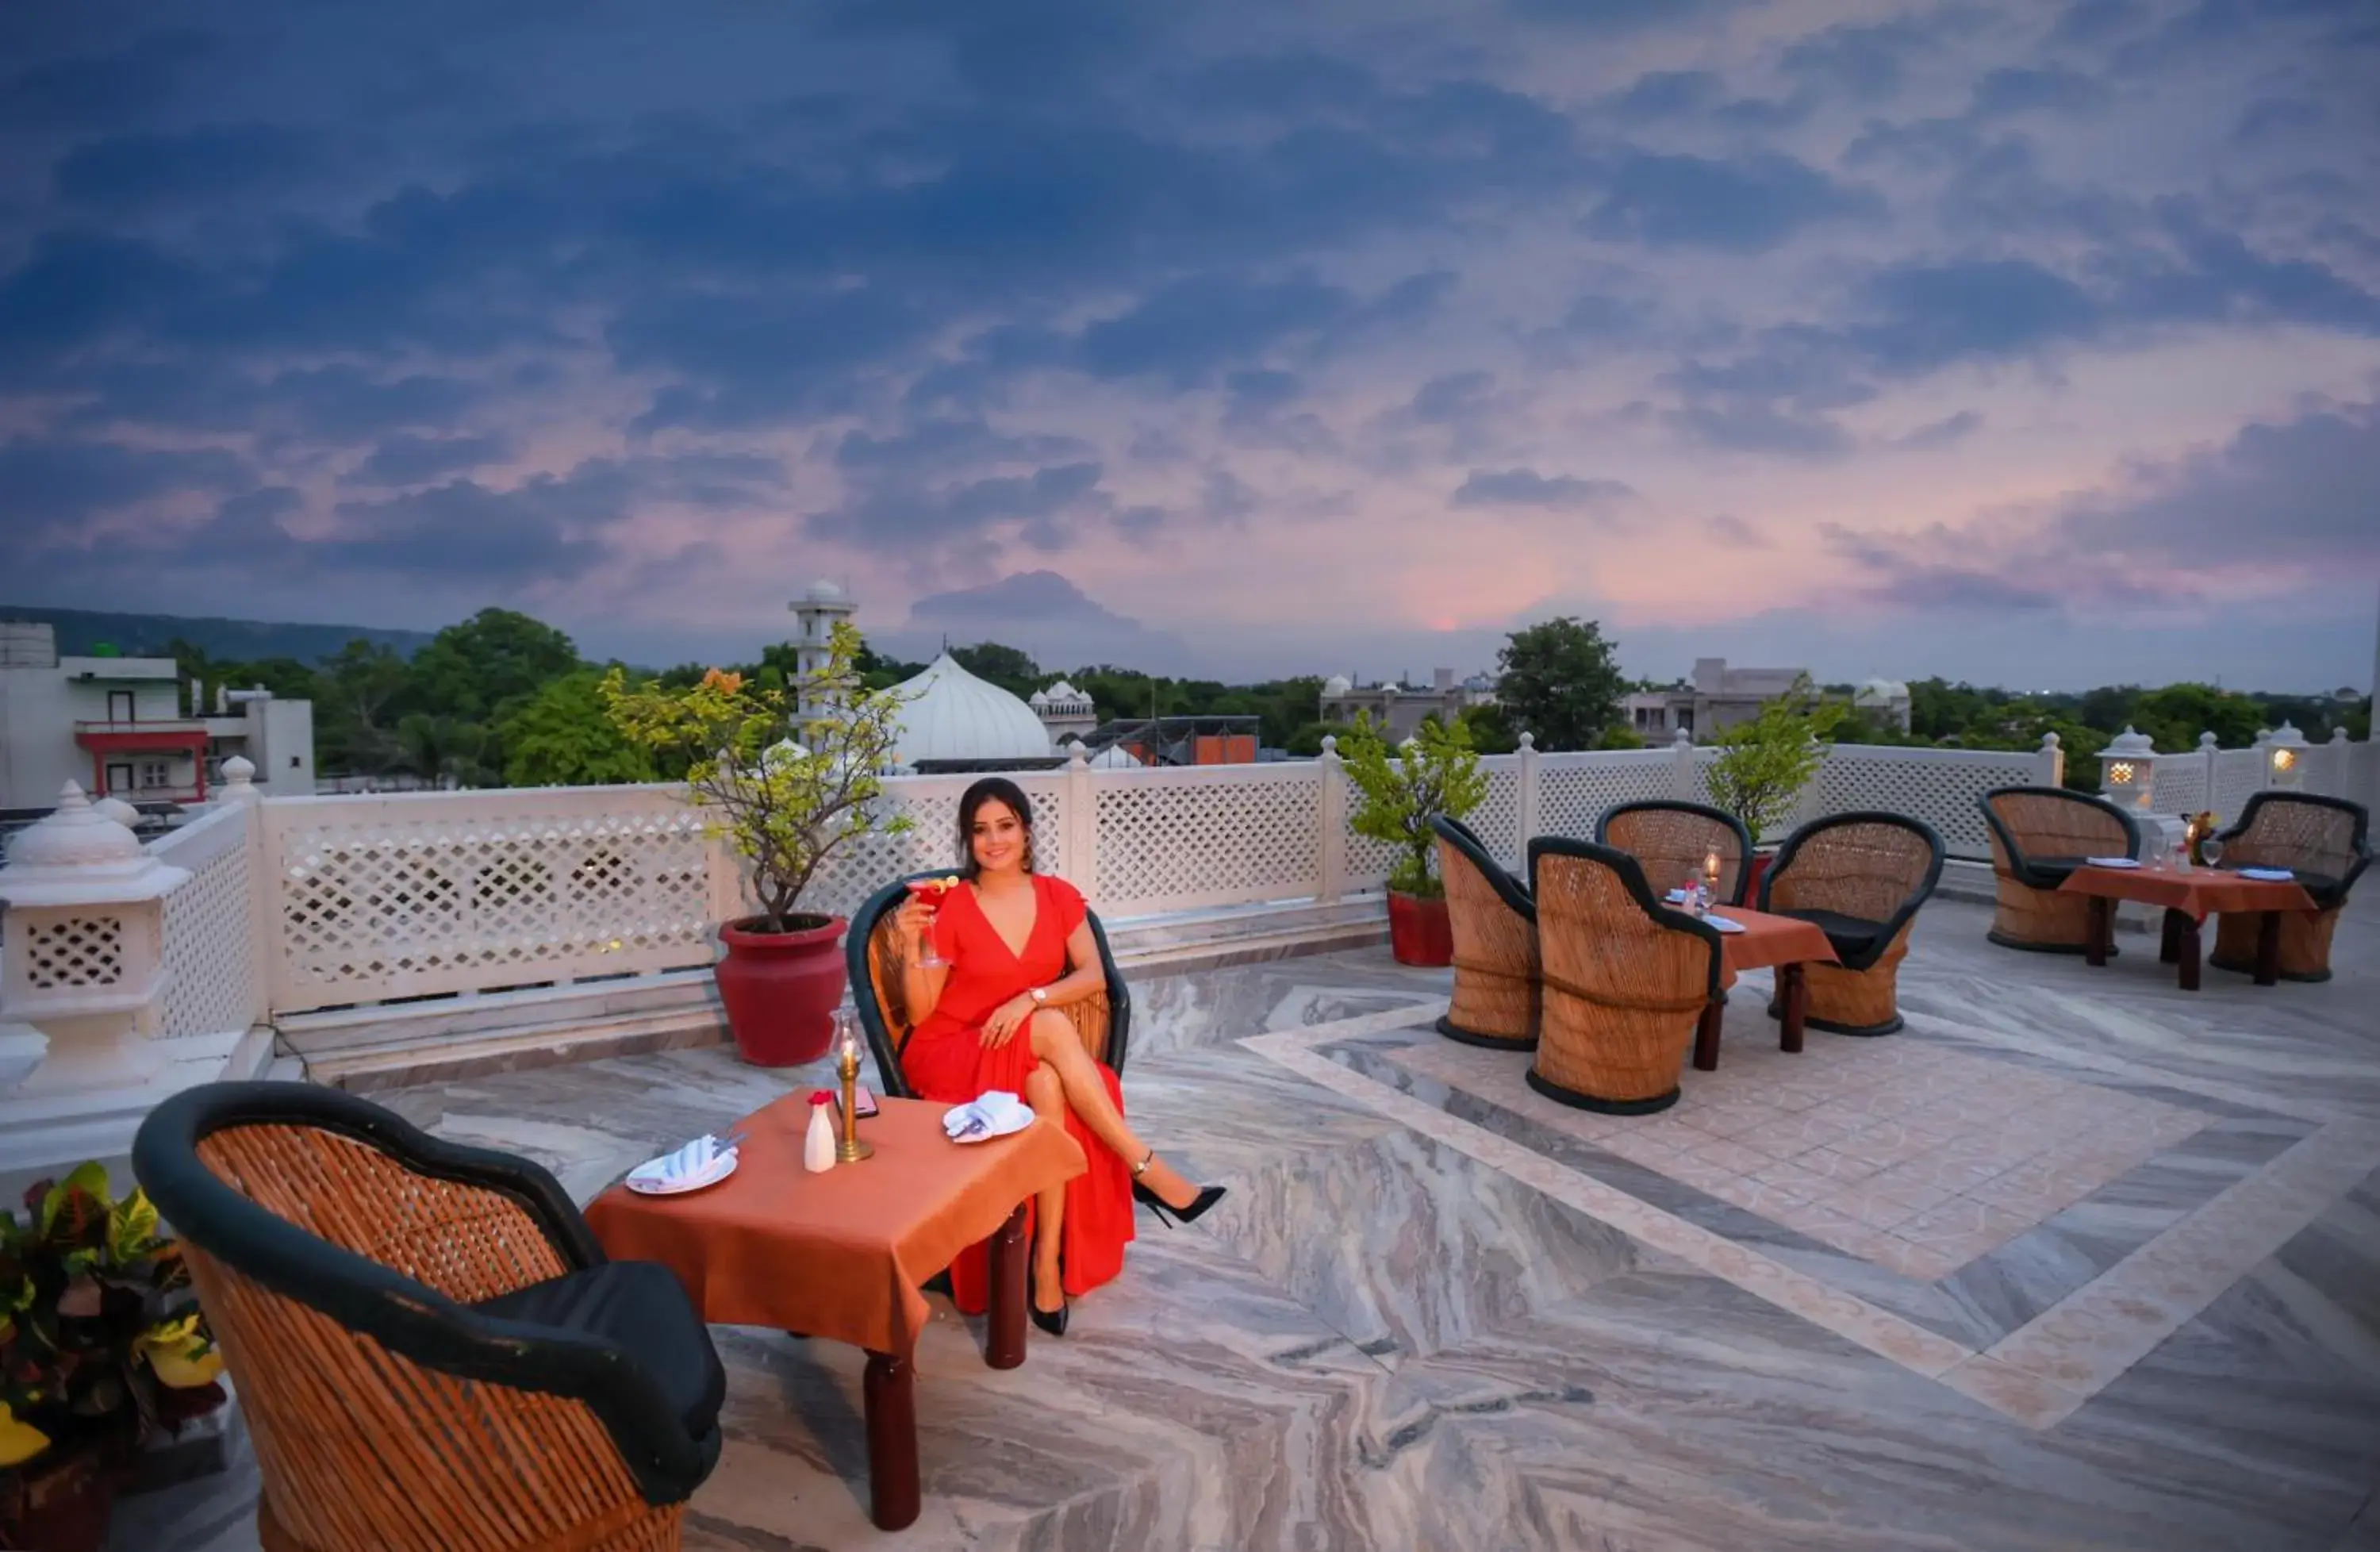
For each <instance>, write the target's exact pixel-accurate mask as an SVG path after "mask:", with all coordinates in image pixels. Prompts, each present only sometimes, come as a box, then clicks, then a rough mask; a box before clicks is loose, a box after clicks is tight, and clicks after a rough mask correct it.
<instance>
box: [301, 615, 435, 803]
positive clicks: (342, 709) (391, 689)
mask: <svg viewBox="0 0 2380 1552" xmlns="http://www.w3.org/2000/svg"><path fill="white" fill-rule="evenodd" d="M412 677H413V671H412V669H411V668H410V666H408V665H407V662H406V661H405V660H404V659H403V658H401V657H398V656H397V655H396V653H395V651H394V650H393V649H390V648H387V647H376V646H374V645H373V644H372V643H370V642H369V641H366V640H364V639H363V638H361V637H358V638H356V639H355V640H353V641H350V642H348V643H347V644H346V646H345V647H342V648H341V649H339V651H338V654H337V655H336V656H335V657H334V658H332V659H331V660H330V661H328V662H326V663H324V664H323V665H322V670H321V671H320V672H319V673H317V674H316V675H315V679H314V682H315V685H316V694H315V697H314V700H315V707H314V735H315V742H316V744H317V745H318V746H319V753H318V758H319V759H320V761H321V764H322V769H323V770H336V771H360V772H371V773H377V772H380V771H384V770H394V769H395V766H396V762H397V757H398V752H399V751H398V746H397V741H396V723H395V711H396V709H397V707H398V705H399V704H400V701H401V699H402V697H404V696H405V694H406V691H407V686H408V685H410V683H411V681H412Z"/></svg>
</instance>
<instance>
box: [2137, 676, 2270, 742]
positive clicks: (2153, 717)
mask: <svg viewBox="0 0 2380 1552" xmlns="http://www.w3.org/2000/svg"><path fill="white" fill-rule="evenodd" d="M2133 710H2134V717H2133V721H2132V725H2133V726H2134V727H2136V728H2138V729H2139V730H2140V731H2141V732H2143V733H2145V734H2148V735H2149V736H2150V737H2151V738H2153V739H2155V740H2156V746H2157V747H2158V748H2159V749H2161V750H2164V751H2166V752H2168V753H2171V752H2174V751H2177V750H2182V749H2194V748H2196V747H2198V735H2199V734H2202V733H2211V734H2214V735H2215V741H2216V743H2217V744H2218V745H2220V746H2223V747H2224V748H2226V749H2244V748H2246V747H2247V746H2249V745H2251V744H2253V743H2254V742H2255V741H2256V730H2257V729H2258V728H2260V727H2263V726H2264V725H2265V709H2264V708H2263V707H2261V706H2259V705H2257V704H2256V701H2255V699H2254V697H2250V696H2244V695H2241V694H2240V693H2239V692H2238V691H2236V690H2220V689H2216V687H2215V686H2214V685H2192V684H2182V685H2165V686H2163V687H2162V688H2159V689H2154V690H2144V691H2143V692H2142V693H2141V697H2140V699H2139V701H2138V703H2137V704H2136V705H2135V706H2134V708H2133Z"/></svg>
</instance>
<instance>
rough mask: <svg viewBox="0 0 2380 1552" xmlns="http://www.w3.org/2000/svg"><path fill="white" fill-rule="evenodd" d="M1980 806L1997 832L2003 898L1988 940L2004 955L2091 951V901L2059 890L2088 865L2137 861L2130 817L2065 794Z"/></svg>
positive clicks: (1997, 874) (2022, 790) (2049, 790)
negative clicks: (2097, 860)
mask: <svg viewBox="0 0 2380 1552" xmlns="http://www.w3.org/2000/svg"><path fill="white" fill-rule="evenodd" d="M1975 801H1976V803H1977V804H1978V805H1979V806H1981V807H1982V808H1983V810H1984V823H1985V825H1986V826H1987V827H1989V829H1990V831H1991V836H1992V878H1993V879H1994V881H1995V883H1996V884H1997V886H1998V897H1999V908H1998V911H1997V912H1996V913H1995V914H1994V915H1993V916H1992V929H1991V931H1990V932H1989V933H1987V934H1985V936H1986V937H1988V938H1989V939H1990V940H1992V941H1993V942H1995V943H1998V944H1999V945H2000V946H2001V947H2002V948H2009V949H2030V950H2032V951H2034V952H2038V953H2081V952H2083V951H2084V950H2085V949H2086V948H2088V947H2089V945H2090V937H2091V901H2090V897H2089V896H2087V895H2080V894H2060V893H2058V885H2060V884H2062V883H2064V882H2065V881H2066V880H2067V879H2068V877H2069V876H2070V875H2071V874H2072V873H2073V871H2074V870H2075V869H2076V868H2077V867H2082V866H2083V859H2084V858H2086V857H2095V856H2131V855H2133V854H2134V853H2135V852H2136V851H2137V850H2138V848H2139V845H2140V832H2139V831H2138V830H2137V829H2135V828H2134V826H2133V824H2132V818H2131V815H2129V814H2127V813H2125V812H2124V811H2123V810H2122V809H2121V808H2119V807H2117V806H2115V805H2114V804H2112V803H2110V802H2108V801H2107V799H2106V798H2104V797H2091V796H2087V795H2085V794H2082V793H2074V792H2068V791H2066V790H2065V789H2064V788H2062V787H2000V788H1997V789H1995V790H1994V791H1991V792H1987V793H1985V794H1984V795H1983V796H1981V797H1979V798H1977V799H1976V800H1975ZM2108 952H2110V953H2112V952H2115V951H2113V950H2112V949H2111V950H2109V951H2108Z"/></svg>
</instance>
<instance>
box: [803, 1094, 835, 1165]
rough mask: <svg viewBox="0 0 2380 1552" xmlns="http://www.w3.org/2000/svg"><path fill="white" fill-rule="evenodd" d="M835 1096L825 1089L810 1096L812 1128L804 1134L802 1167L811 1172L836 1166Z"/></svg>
mask: <svg viewBox="0 0 2380 1552" xmlns="http://www.w3.org/2000/svg"><path fill="white" fill-rule="evenodd" d="M833 1111H834V1097H833V1096H832V1095H831V1094H829V1093H827V1091H826V1090H824V1089H820V1090H819V1091H818V1092H817V1093H816V1094H813V1095H811V1096H810V1129H809V1130H808V1131H807V1132H806V1133H804V1134H802V1168H803V1169H805V1170H808V1171H809V1172H810V1173H811V1174H814V1175H815V1174H817V1173H819V1172H820V1170H832V1169H833V1168H834V1115H833Z"/></svg>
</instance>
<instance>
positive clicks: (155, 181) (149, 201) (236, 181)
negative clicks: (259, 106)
mask: <svg viewBox="0 0 2380 1552" xmlns="http://www.w3.org/2000/svg"><path fill="white" fill-rule="evenodd" d="M327 170H328V162H327V159H326V157H325V155H324V147H323V144H322V138H321V137H320V136H319V135H314V134H308V133H305V132H303V131H300V130H297V129H295V128H290V127H284V126H280V125H273V124H221V125H208V126H206V127H202V128H199V129H193V130H189V131H187V132H184V133H180V134H168V135H157V134H146V135H121V136H117V137H115V138H113V139H103V140H87V141H85V142H83V143H82V144H81V145H79V146H77V147H75V148H74V150H73V151H71V152H67V155H66V157H65V158H64V159H63V160H61V161H60V162H59V163H58V164H57V166H56V167H55V169H54V170H53V172H52V174H51V182H52V186H53V188H55V192H56V195H57V198H58V200H60V201H61V202H62V203H65V204H69V205H80V206H86V207H94V208H98V209H103V210H110V211H131V210H141V209H148V208H152V207H157V206H164V205H176V204H193V205H214V206H217V207H220V206H221V205H222V204H223V203H224V202H225V201H228V200H244V199H252V198H254V197H255V196H257V195H259V194H263V193H278V192H283V191H286V190H287V189H289V188H292V187H301V186H303V185H305V184H307V183H310V182H311V181H312V180H313V179H315V178H317V177H319V176H322V175H323V174H324V173H325V172H326V171H327Z"/></svg>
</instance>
